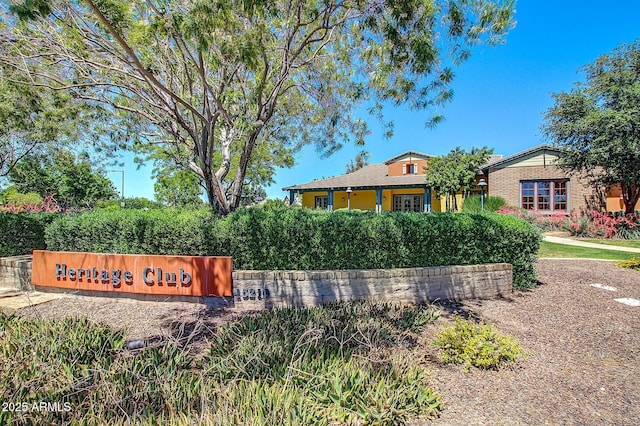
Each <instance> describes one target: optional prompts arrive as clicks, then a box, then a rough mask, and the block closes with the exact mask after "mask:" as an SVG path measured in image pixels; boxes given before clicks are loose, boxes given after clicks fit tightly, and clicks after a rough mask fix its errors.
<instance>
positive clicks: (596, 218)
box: [568, 210, 640, 239]
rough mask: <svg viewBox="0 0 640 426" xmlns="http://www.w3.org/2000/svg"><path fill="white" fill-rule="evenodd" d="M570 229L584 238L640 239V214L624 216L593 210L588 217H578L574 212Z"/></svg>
mask: <svg viewBox="0 0 640 426" xmlns="http://www.w3.org/2000/svg"><path fill="white" fill-rule="evenodd" d="M568 229H569V231H571V233H572V234H574V235H577V236H584V237H604V238H623V239H639V238H640V217H639V216H638V213H633V214H628V215H622V214H616V213H602V212H599V211H597V210H592V211H591V213H590V214H588V215H578V214H576V213H575V212H572V213H571V215H570V216H569V225H568Z"/></svg>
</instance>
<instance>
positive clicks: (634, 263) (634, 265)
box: [616, 256, 640, 271]
mask: <svg viewBox="0 0 640 426" xmlns="http://www.w3.org/2000/svg"><path fill="white" fill-rule="evenodd" d="M616 266H619V267H621V268H629V269H635V270H636V271H640V257H636V256H632V257H631V259H629V260H621V261H619V262H616Z"/></svg>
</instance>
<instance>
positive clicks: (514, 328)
mask: <svg viewBox="0 0 640 426" xmlns="http://www.w3.org/2000/svg"><path fill="white" fill-rule="evenodd" d="M538 279H539V281H540V286H539V287H537V288H536V289H535V290H532V291H529V292H515V293H514V294H513V296H512V297H510V298H507V299H498V300H488V301H472V302H467V303H464V304H455V305H448V306H446V308H444V309H443V311H444V315H443V318H442V319H441V320H439V321H441V322H444V321H448V320H450V319H451V318H452V317H453V316H455V315H457V314H461V315H466V316H472V317H475V318H478V319H480V320H482V321H485V322H490V323H493V324H495V325H496V326H497V328H498V329H499V330H500V331H502V332H504V333H507V334H511V335H513V336H515V337H517V338H518V339H519V341H520V343H521V345H522V346H523V348H524V349H525V351H526V353H527V355H528V356H527V359H526V360H525V361H524V362H522V363H521V364H519V365H517V366H515V367H512V368H506V369H502V370H500V371H481V370H477V369H473V370H471V371H470V372H468V373H465V372H463V370H462V368H461V367H459V366H441V365H439V364H437V363H430V364H429V368H430V370H431V372H432V380H433V385H434V387H435V388H436V389H437V390H438V391H439V392H440V394H441V395H442V396H443V398H444V401H445V404H446V405H445V409H444V411H443V412H442V415H441V417H440V418H439V419H436V420H435V421H434V422H432V423H433V424H435V425H470V424H473V425H573V424H576V425H578V424H579V425H637V424H640V307H631V306H627V305H624V304H622V303H619V302H617V301H615V300H614V299H616V298H635V299H640V272H637V271H633V270H625V269H621V268H618V267H616V266H615V264H614V263H612V262H600V261H588V260H560V259H557V260H541V261H539V263H538ZM595 283H597V284H603V285H607V286H612V287H615V288H616V289H617V291H608V290H605V289H602V288H596V287H592V286H590V284H595ZM20 313H21V314H22V315H27V316H37V317H57V318H60V317H64V316H86V317H88V318H89V319H90V320H93V321H100V322H104V323H107V324H110V325H112V326H114V327H125V328H126V329H127V333H128V336H129V338H130V339H136V338H144V337H148V336H158V335H160V336H166V337H168V336H173V337H176V338H180V339H185V340H187V341H189V342H191V343H194V344H196V345H206V338H207V336H210V335H211V333H212V332H214V331H215V328H216V327H217V326H218V325H219V324H221V323H223V322H225V321H228V320H231V319H233V318H236V317H238V316H239V315H242V313H234V312H229V311H223V310H207V309H206V308H204V307H202V306H200V305H196V304H189V303H154V302H134V301H123V300H104V299H94V298H88V297H69V298H62V299H57V300H52V301H50V302H47V303H43V304H40V305H36V306H32V307H28V308H24V309H21V310H20Z"/></svg>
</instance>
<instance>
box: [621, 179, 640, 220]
mask: <svg viewBox="0 0 640 426" xmlns="http://www.w3.org/2000/svg"><path fill="white" fill-rule="evenodd" d="M621 187H622V201H623V202H624V214H632V213H635V210H636V204H637V203H638V200H639V199H640V187H638V185H636V184H635V183H631V184H622V185H621Z"/></svg>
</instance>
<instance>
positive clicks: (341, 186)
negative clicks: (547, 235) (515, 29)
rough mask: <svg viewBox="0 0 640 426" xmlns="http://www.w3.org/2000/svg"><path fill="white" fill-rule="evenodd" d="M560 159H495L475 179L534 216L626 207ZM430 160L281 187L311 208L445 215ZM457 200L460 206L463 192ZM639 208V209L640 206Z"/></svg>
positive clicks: (397, 161)
mask: <svg viewBox="0 0 640 426" xmlns="http://www.w3.org/2000/svg"><path fill="white" fill-rule="evenodd" d="M561 155H562V150H561V149H559V148H556V147H553V146H551V145H546V144H543V145H538V146H535V147H533V148H530V149H527V150H524V151H521V152H518V153H516V154H513V155H510V156H508V157H502V156H493V157H491V158H490V159H489V161H488V162H487V164H486V165H485V166H484V167H482V168H481V170H478V177H477V180H478V181H479V179H485V180H486V182H487V183H488V186H487V188H486V194H488V195H492V196H498V197H502V198H504V199H505V200H506V201H507V203H508V204H509V205H512V206H517V207H521V208H523V209H526V210H529V211H531V212H532V213H534V214H540V215H551V214H569V213H570V212H571V211H577V212H584V211H588V210H590V209H598V210H602V209H604V208H606V209H607V211H620V210H623V209H624V205H623V203H622V198H621V197H620V188H611V189H609V190H608V191H595V190H594V189H593V188H592V187H591V186H590V185H589V184H588V182H587V181H586V180H585V179H581V178H580V177H578V176H576V175H569V174H567V173H565V172H564V171H563V170H562V169H560V168H559V167H558V166H557V165H556V162H557V160H558V158H559V157H560V156H561ZM432 157H433V156H432V155H429V154H424V153H421V152H417V151H406V152H403V153H401V154H399V155H396V156H395V157H393V158H390V159H388V160H387V161H385V162H384V163H382V164H372V165H368V166H365V167H363V168H361V169H359V170H357V171H355V172H353V173H347V174H344V175H341V176H336V177H331V178H328V179H320V180H314V181H312V182H308V183H303V184H300V185H293V186H289V187H286V188H283V189H284V190H285V191H289V201H290V203H294V202H295V201H296V200H297V201H298V202H300V203H301V205H302V206H303V207H308V208H315V209H325V210H330V211H331V210H336V209H342V208H352V209H360V210H372V211H376V212H382V211H413V212H425V213H428V212H431V211H434V212H441V211H445V210H446V207H445V203H444V201H443V200H441V199H440V198H438V197H436V196H435V194H433V193H432V191H431V189H430V188H429V187H428V186H427V185H426V177H425V168H426V167H427V165H428V162H429V159H430V158H432ZM479 191H480V189H479V188H477V191H472V192H475V193H479ZM457 198H458V200H457V204H458V207H461V206H462V194H458V197H457ZM636 209H640V203H639V205H638V206H636Z"/></svg>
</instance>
